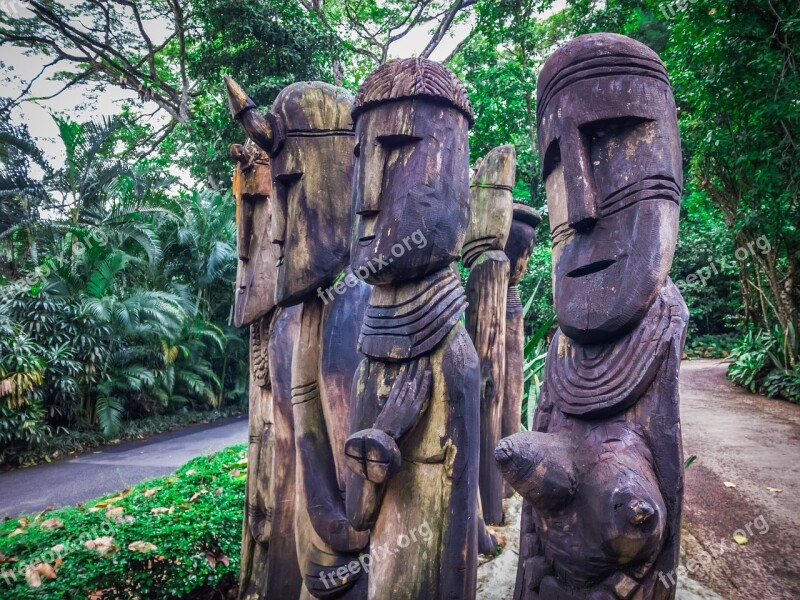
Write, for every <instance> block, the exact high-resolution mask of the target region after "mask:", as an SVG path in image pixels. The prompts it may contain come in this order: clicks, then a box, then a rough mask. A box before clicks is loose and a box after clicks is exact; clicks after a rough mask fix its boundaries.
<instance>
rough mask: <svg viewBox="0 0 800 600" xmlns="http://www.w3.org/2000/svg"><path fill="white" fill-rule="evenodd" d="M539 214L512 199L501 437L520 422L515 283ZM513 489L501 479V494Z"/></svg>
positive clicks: (520, 328)
mask: <svg viewBox="0 0 800 600" xmlns="http://www.w3.org/2000/svg"><path fill="white" fill-rule="evenodd" d="M541 222H542V218H541V217H540V216H539V213H538V212H536V210H534V209H533V208H531V207H530V206H526V205H525V204H519V203H514V220H513V221H512V222H511V231H510V233H509V234H508V241H507V242H506V247H505V253H506V256H507V257H508V260H509V263H510V267H511V269H510V273H509V277H508V291H507V292H506V380H505V391H504V394H503V417H502V419H503V422H502V432H501V437H508V436H510V435H513V434H515V433H518V432H519V430H520V425H521V423H522V396H523V394H524V393H525V385H524V383H525V377H524V373H523V370H524V369H523V368H524V364H525V315H524V310H523V306H522V300H521V299H520V296H519V288H518V287H517V286H518V285H519V283H520V281H522V278H523V277H524V276H525V273H526V272H527V270H528V264H529V263H530V259H531V253H532V252H533V247H534V246H535V245H536V228H537V227H538V226H539V223H541ZM513 493H514V488H512V487H511V486H510V485H509V484H508V482H505V494H504V495H505V496H506V497H510V496H512V495H513Z"/></svg>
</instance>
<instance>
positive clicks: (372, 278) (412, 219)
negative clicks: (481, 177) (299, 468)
mask: <svg viewBox="0 0 800 600" xmlns="http://www.w3.org/2000/svg"><path fill="white" fill-rule="evenodd" d="M353 115H354V120H355V122H356V156H357V157H358V158H357V160H356V170H355V183H354V190H353V207H354V210H355V212H356V214H357V218H356V219H355V223H354V234H353V240H352V246H351V267H352V269H353V271H354V272H355V273H357V274H358V275H359V276H362V275H363V276H364V277H365V278H366V280H367V281H368V282H369V283H372V284H373V285H374V286H375V287H374V288H373V292H372V297H371V299H370V305H369V308H368V309H367V314H366V318H365V320H364V323H363V326H362V329H361V337H360V341H359V343H360V348H361V351H362V352H363V353H364V354H365V355H366V357H367V358H366V360H364V361H363V362H362V363H361V367H360V368H359V370H358V373H357V376H356V382H355V384H354V389H353V395H354V403H355V405H354V410H353V411H352V412H351V419H352V426H351V431H353V432H354V433H352V435H350V437H349V438H348V439H347V443H346V444H345V454H346V459H347V465H348V466H349V467H350V469H351V470H352V472H351V474H350V475H349V476H348V479H347V485H346V493H347V514H348V516H349V517H350V520H351V522H352V523H353V524H354V526H355V527H356V528H357V529H359V530H363V531H367V530H369V531H370V543H371V548H372V559H373V560H372V564H371V565H370V576H369V598H370V599H373V600H385V599H393V600H402V599H408V600H417V599H421V598H441V599H444V598H449V599H460V598H474V597H475V588H476V573H477V549H476V546H477V527H476V510H477V504H478V502H477V487H478V449H479V429H478V419H479V399H478V394H479V381H478V378H479V367H478V357H477V355H476V352H475V348H474V346H473V344H472V341H471V340H470V338H469V335H468V334H467V332H466V330H465V329H464V327H463V326H462V325H461V324H460V321H459V320H460V318H461V316H462V315H463V313H464V310H465V307H466V301H465V297H464V296H465V294H464V290H463V288H462V286H461V282H460V281H459V279H458V277H457V276H456V274H455V273H454V272H453V270H451V268H450V265H451V263H453V262H455V261H456V260H457V259H458V253H459V250H460V249H461V247H462V245H463V242H464V235H465V231H466V228H467V225H468V223H469V142H468V130H469V128H470V126H471V125H472V123H473V115H472V110H471V108H470V104H469V100H468V98H467V94H466V91H465V90H464V87H463V85H462V84H461V83H460V82H459V81H458V79H457V78H456V77H455V75H453V74H452V73H451V72H450V71H448V70H447V69H445V68H444V67H443V66H441V65H440V64H438V63H435V62H432V61H429V60H426V59H406V60H398V61H394V62H390V63H387V64H385V65H383V66H381V67H379V68H378V69H377V70H376V71H375V72H374V73H372V75H370V76H369V78H368V79H367V80H366V82H365V83H364V85H363V86H362V88H361V90H360V91H359V93H358V95H357V97H356V106H355V110H354V112H353ZM379 549H380V550H381V551H380V556H378V551H379Z"/></svg>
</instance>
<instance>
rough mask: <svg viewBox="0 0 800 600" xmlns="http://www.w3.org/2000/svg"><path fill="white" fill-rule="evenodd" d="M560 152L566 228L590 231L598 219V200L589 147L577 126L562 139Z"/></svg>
mask: <svg viewBox="0 0 800 600" xmlns="http://www.w3.org/2000/svg"><path fill="white" fill-rule="evenodd" d="M560 149H561V162H562V163H563V165H564V186H565V188H566V191H567V211H568V219H569V226H570V227H571V228H572V229H574V230H575V231H577V232H579V233H584V232H586V231H591V229H592V228H593V227H594V224H595V223H596V222H597V218H598V212H597V197H596V194H595V186H594V175H593V173H592V164H591V156H590V154H589V148H588V147H587V145H586V142H585V140H584V138H583V135H582V134H581V132H580V130H579V129H578V128H577V127H572V128H569V129H568V130H567V133H565V134H564V135H563V136H562V138H561V141H560Z"/></svg>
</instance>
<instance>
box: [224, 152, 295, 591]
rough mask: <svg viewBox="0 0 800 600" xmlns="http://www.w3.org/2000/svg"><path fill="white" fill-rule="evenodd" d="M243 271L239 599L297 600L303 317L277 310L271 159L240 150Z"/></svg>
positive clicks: (239, 295)
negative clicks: (246, 377)
mask: <svg viewBox="0 0 800 600" xmlns="http://www.w3.org/2000/svg"><path fill="white" fill-rule="evenodd" d="M231 155H232V156H233V158H235V159H236V160H237V165H236V169H235V171H234V178H233V192H234V196H235V198H236V203H237V211H236V217H237V218H236V225H237V232H238V246H239V265H238V272H237V278H236V279H237V288H236V297H235V303H234V315H235V321H236V325H237V326H242V325H250V387H249V396H250V408H249V444H248V453H247V457H248V468H247V485H246V496H245V497H246V502H245V516H244V522H243V527H242V559H241V565H242V566H241V571H240V580H239V597H240V598H242V599H243V600H245V599H246V600H262V599H264V598H267V597H275V596H279V597H285V598H296V597H298V596H299V594H300V589H301V585H302V581H301V578H300V570H299V568H298V564H297V551H296V547H295V536H294V497H295V482H294V428H293V423H292V405H291V356H292V347H293V344H294V339H295V337H296V334H297V331H298V330H299V325H300V322H299V311H297V310H296V309H288V310H283V309H276V308H275V301H274V289H275V280H276V258H277V252H275V251H274V248H275V247H274V246H273V245H272V244H271V243H270V242H269V236H268V228H269V220H270V212H271V210H270V209H271V205H270V193H271V176H270V172H269V159H268V157H266V156H265V155H264V154H263V153H262V152H260V151H258V150H257V149H255V148H254V147H245V146H239V145H237V146H234V147H232V148H231Z"/></svg>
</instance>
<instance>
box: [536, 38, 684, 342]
mask: <svg viewBox="0 0 800 600" xmlns="http://www.w3.org/2000/svg"><path fill="white" fill-rule="evenodd" d="M632 57H633V58H632ZM538 94H539V103H540V106H539V110H540V113H539V132H538V133H539V151H540V155H541V156H542V163H543V168H544V178H545V184H546V188H547V203H548V207H549V212H550V227H551V234H552V238H553V279H554V294H555V305H556V313H557V315H558V320H559V323H560V325H561V328H562V330H563V331H564V332H565V333H566V334H567V335H568V336H569V337H570V338H573V339H575V340H576V341H578V342H581V343H595V342H601V341H606V340H609V339H613V338H615V337H618V336H620V335H622V334H624V333H626V332H628V331H630V330H631V329H633V328H634V327H635V326H636V325H637V324H638V323H639V321H640V320H641V319H642V318H643V316H644V314H645V313H646V311H647V309H648V308H649V307H650V305H651V304H652V302H653V301H654V300H655V297H656V295H657V294H658V291H659V289H660V288H661V286H663V285H664V283H665V281H666V279H667V274H668V272H669V269H670V266H671V264H672V259H673V256H674V252H675V242H676V237H677V231H678V215H679V204H680V197H681V191H682V185H683V175H682V167H681V152H680V139H679V134H678V125H677V117H676V113H675V102H674V99H673V96H672V91H671V89H670V87H669V83H668V80H667V76H666V71H665V70H664V67H663V65H662V64H661V62H660V60H659V59H658V57H657V56H656V55H655V53H653V52H652V51H651V50H649V49H648V48H647V47H645V46H643V45H642V44H639V43H638V42H634V41H633V40H629V39H628V38H624V37H622V36H616V35H610V34H600V35H588V36H581V37H579V38H576V39H575V40H573V41H572V42H570V43H569V44H567V46H565V47H563V48H561V49H560V50H559V51H557V52H556V53H555V54H554V55H553V56H552V57H551V58H550V59H549V60H548V62H547V64H546V65H545V67H544V69H543V70H542V76H541V78H540V82H539V90H538Z"/></svg>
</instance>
